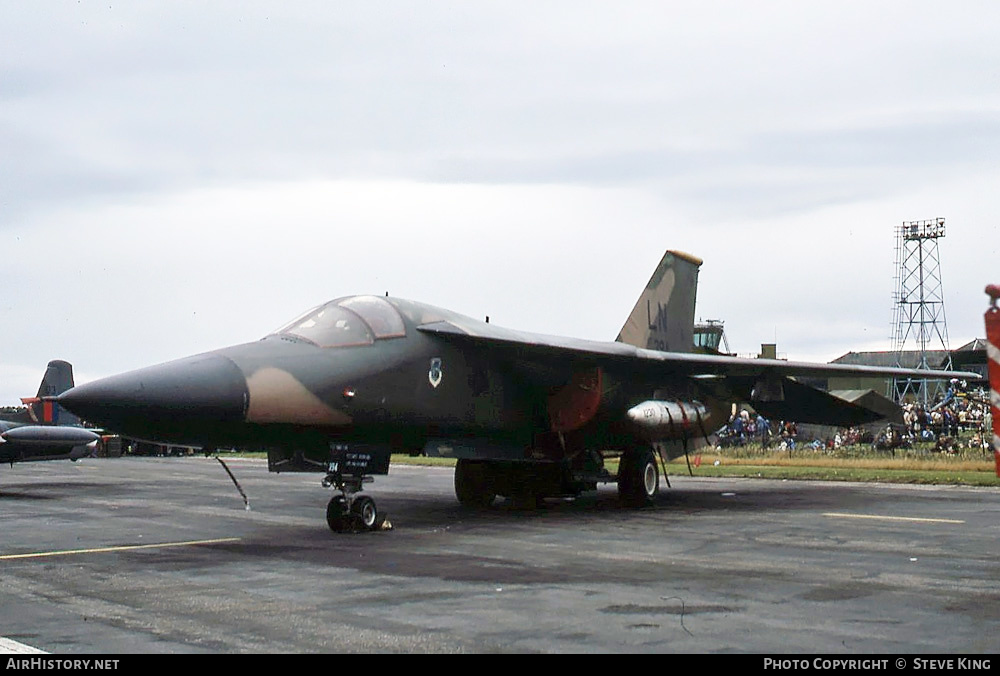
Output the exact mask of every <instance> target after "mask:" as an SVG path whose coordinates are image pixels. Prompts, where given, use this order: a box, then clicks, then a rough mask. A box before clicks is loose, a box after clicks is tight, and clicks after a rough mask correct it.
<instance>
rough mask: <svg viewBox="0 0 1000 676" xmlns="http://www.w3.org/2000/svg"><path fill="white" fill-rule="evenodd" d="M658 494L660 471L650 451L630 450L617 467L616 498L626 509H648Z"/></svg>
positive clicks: (624, 454) (623, 455) (654, 456)
mask: <svg viewBox="0 0 1000 676" xmlns="http://www.w3.org/2000/svg"><path fill="white" fill-rule="evenodd" d="M659 492H660V470H659V467H658V466H657V464H656V455H655V454H654V453H653V451H652V450H651V449H648V448H643V449H630V450H628V451H626V452H625V453H623V454H622V457H621V461H620V463H619V465H618V497H619V498H621V501H622V502H623V503H624V504H625V505H626V506H627V507H648V506H650V505H652V504H653V502H654V501H655V500H656V496H657V494H658V493H659Z"/></svg>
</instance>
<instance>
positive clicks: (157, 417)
mask: <svg viewBox="0 0 1000 676" xmlns="http://www.w3.org/2000/svg"><path fill="white" fill-rule="evenodd" d="M247 401H248V394H247V383H246V379H245V378H244V377H243V373H242V371H240V369H239V368H238V367H237V366H236V364H234V363H233V362H232V361H231V360H230V359H228V358H226V357H223V356H221V355H219V354H215V353H207V354H202V355H198V356H195V357H188V358H186V359H179V360H177V361H172V362H167V363H166V364H160V365H158V366H151V367H149V368H144V369H139V370H138V371H130V372H129V373H123V374H121V375H117V376H112V377H110V378H104V379H102V380H95V381H93V382H90V383H86V384H83V385H79V386H77V387H74V388H72V389H70V390H67V391H66V392H64V393H63V394H61V395H60V396H59V397H58V402H59V403H60V404H61V405H62V406H65V407H66V408H67V409H69V410H70V411H72V412H73V413H75V414H77V415H78V416H80V417H81V418H83V419H85V420H87V421H89V422H92V423H96V424H98V425H101V426H103V427H106V428H108V429H110V430H114V431H116V432H120V433H122V434H127V435H131V436H135V437H138V438H152V439H161V438H162V439H164V440H171V439H175V438H177V439H180V438H182V437H183V438H184V439H188V438H190V437H191V435H192V433H197V432H198V431H199V430H204V429H208V428H211V427H212V426H218V425H225V424H227V423H236V422H242V421H243V420H244V415H245V411H246V405H247ZM195 435H196V436H197V434H195Z"/></svg>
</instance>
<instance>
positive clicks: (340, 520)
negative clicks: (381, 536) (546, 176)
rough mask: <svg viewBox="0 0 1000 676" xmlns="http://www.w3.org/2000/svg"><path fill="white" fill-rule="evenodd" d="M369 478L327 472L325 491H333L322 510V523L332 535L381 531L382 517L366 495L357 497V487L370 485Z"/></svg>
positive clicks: (373, 501)
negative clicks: (333, 493)
mask: <svg viewBox="0 0 1000 676" xmlns="http://www.w3.org/2000/svg"><path fill="white" fill-rule="evenodd" d="M373 480H374V479H373V477H370V476H351V475H348V476H344V475H341V474H339V473H334V472H331V473H329V474H327V475H326V478H324V479H323V486H324V487H325V488H330V487H331V486H332V487H333V488H336V489H337V490H339V491H340V492H341V495H335V496H333V498H331V499H330V503H329V504H328V505H327V506H326V523H327V525H328V526H330V530H332V531H333V532H334V533H345V532H354V533H356V532H359V531H366V530H368V531H371V530H381V529H382V527H383V525H384V524H385V514H383V513H382V512H381V511H380V510H379V509H378V507H377V506H376V504H375V500H373V499H372V498H371V497H370V496H368V495H362V494H361V485H362V484H365V483H369V482H371V481H373Z"/></svg>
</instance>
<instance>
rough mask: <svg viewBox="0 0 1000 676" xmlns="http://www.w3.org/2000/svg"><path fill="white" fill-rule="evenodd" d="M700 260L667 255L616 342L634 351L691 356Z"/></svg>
mask: <svg viewBox="0 0 1000 676" xmlns="http://www.w3.org/2000/svg"><path fill="white" fill-rule="evenodd" d="M701 263H702V261H701V259H700V258H696V257H695V256H692V255H690V254H686V253H682V252H680V251H667V252H666V253H665V254H663V258H662V259H661V260H660V264H659V265H657V266H656V270H655V271H654V272H653V276H652V277H650V278H649V282H648V283H647V284H646V288H645V289H644V290H643V292H642V295H640V296H639V300H638V302H637V303H636V304H635V307H634V308H633V309H632V314H630V315H629V317H628V320H627V321H626V322H625V326H623V327H622V330H621V331H620V332H619V333H618V338H617V339H616V340H617V341H618V342H620V343H627V344H629V345H634V346H636V347H642V348H647V349H650V350H662V351H665V352H691V350H692V349H693V347H694V305H695V300H696V296H697V293H698V269H699V268H700V267H701Z"/></svg>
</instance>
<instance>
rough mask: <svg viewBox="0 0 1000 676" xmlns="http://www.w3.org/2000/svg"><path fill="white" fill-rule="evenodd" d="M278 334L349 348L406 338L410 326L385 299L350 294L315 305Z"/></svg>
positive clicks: (319, 343) (326, 345)
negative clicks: (404, 322) (387, 339)
mask: <svg viewBox="0 0 1000 676" xmlns="http://www.w3.org/2000/svg"><path fill="white" fill-rule="evenodd" d="M274 333H275V334H276V335H289V336H293V337H295V338H301V339H304V340H308V341H309V342H310V343H314V344H316V345H318V346H320V347H347V346H350V345H371V344H372V343H374V342H375V341H376V340H383V339H386V338H402V337H404V336H405V335H406V326H405V325H404V324H403V318H402V317H400V315H399V312H398V311H397V310H396V308H394V307H393V306H392V305H391V304H390V303H389V302H388V301H386V300H385V299H383V298H380V297H378V296H349V297H347V298H338V299H336V300H332V301H330V302H329V303H325V304H324V305H320V306H319V307H316V308H313V309H312V310H309V312H306V313H305V314H304V315H302V316H300V317H299V318H297V319H295V320H293V321H292V322H290V323H288V324H286V325H285V326H283V327H281V328H280V329H278V330H277V331H275V332H274Z"/></svg>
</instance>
